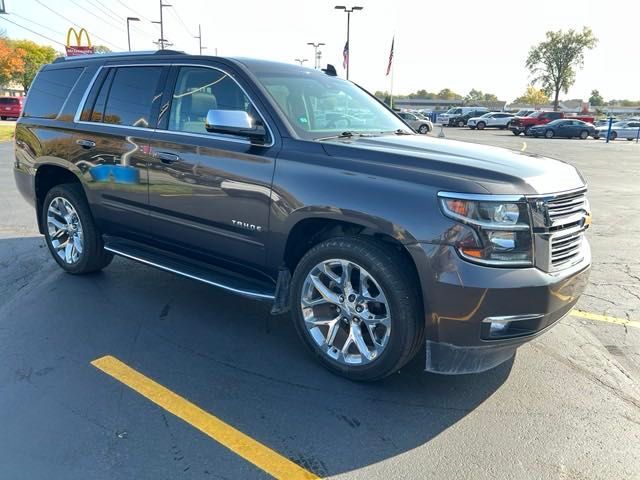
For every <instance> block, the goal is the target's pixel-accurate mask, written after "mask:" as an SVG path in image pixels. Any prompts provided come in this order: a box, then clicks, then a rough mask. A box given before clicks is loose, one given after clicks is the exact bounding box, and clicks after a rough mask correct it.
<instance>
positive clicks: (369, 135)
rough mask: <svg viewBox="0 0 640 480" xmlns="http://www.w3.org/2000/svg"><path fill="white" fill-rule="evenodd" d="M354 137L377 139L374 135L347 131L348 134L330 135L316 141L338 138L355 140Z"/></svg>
mask: <svg viewBox="0 0 640 480" xmlns="http://www.w3.org/2000/svg"><path fill="white" fill-rule="evenodd" d="M353 137H375V135H374V134H372V133H360V132H351V131H348V130H347V131H346V132H342V133H341V134H339V135H330V136H328V137H321V138H316V140H319V141H322V140H334V139H336V138H353Z"/></svg>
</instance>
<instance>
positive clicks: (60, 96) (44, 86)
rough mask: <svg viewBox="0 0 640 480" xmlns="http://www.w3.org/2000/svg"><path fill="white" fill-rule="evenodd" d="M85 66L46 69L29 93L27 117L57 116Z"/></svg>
mask: <svg viewBox="0 0 640 480" xmlns="http://www.w3.org/2000/svg"><path fill="white" fill-rule="evenodd" d="M82 70H83V68H65V69H56V70H44V71H41V72H40V73H38V76H37V77H36V79H35V81H34V82H33V84H32V85H31V88H30V89H29V92H28V93H27V104H26V106H25V109H24V116H25V117H40V118H56V116H57V115H58V112H60V109H61V108H62V106H63V105H64V102H65V100H66V99H67V96H68V95H69V92H70V91H71V89H72V88H73V86H74V85H75V83H76V81H77V80H78V77H79V76H80V74H81V73H82Z"/></svg>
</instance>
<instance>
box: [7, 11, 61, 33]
mask: <svg viewBox="0 0 640 480" xmlns="http://www.w3.org/2000/svg"><path fill="white" fill-rule="evenodd" d="M10 14H11V15H13V16H15V17H18V18H19V19H21V20H25V21H27V22H29V23H33V24H34V25H37V26H39V27H40V28H46V29H47V30H49V31H50V32H53V33H55V34H57V35H61V36H64V33H62V32H59V31H57V30H54V29H53V28H51V27H47V26H46V25H43V24H41V23H38V22H36V21H34V20H31V19H30V18H27V17H23V16H22V15H19V14H17V13H15V12H11V13H10Z"/></svg>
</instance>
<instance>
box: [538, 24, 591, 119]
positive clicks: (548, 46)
mask: <svg viewBox="0 0 640 480" xmlns="http://www.w3.org/2000/svg"><path fill="white" fill-rule="evenodd" d="M597 43H598V39H597V38H596V37H595V36H594V35H593V32H592V31H591V29H590V28H588V27H583V29H582V32H576V31H575V30H573V29H571V30H569V31H568V32H564V31H562V30H558V31H556V32H547V34H546V40H545V41H543V42H541V43H539V44H538V45H535V46H534V47H532V48H531V50H530V51H529V56H528V57H527V61H526V66H527V68H528V69H529V71H530V72H531V75H532V76H533V83H534V84H535V83H539V84H541V85H542V86H543V88H544V89H545V90H546V91H548V92H551V93H553V95H554V97H553V109H554V110H558V97H559V96H560V91H563V92H564V93H567V91H568V90H569V87H571V86H572V85H573V84H574V82H575V80H576V69H577V68H582V66H583V64H584V53H585V51H586V50H590V49H592V48H594V47H595V46H596V44H597Z"/></svg>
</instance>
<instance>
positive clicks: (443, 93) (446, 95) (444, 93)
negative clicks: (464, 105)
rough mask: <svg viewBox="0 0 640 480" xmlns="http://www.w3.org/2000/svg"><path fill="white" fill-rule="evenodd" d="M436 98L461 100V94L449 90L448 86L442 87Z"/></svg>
mask: <svg viewBox="0 0 640 480" xmlns="http://www.w3.org/2000/svg"><path fill="white" fill-rule="evenodd" d="M436 98H439V99H441V100H462V95H460V94H458V93H456V92H454V91H452V90H450V89H449V88H443V89H442V90H440V91H439V92H438V95H436Z"/></svg>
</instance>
